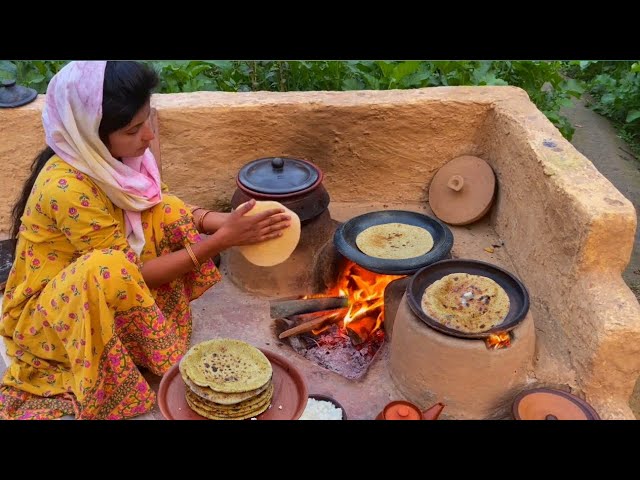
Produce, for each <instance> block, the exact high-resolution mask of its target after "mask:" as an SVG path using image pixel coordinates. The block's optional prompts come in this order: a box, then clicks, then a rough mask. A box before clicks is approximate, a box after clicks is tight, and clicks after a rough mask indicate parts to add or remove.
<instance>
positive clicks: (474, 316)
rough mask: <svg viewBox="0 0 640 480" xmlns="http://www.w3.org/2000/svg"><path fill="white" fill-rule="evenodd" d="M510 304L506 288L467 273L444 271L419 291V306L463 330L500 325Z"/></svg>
mask: <svg viewBox="0 0 640 480" xmlns="http://www.w3.org/2000/svg"><path fill="white" fill-rule="evenodd" d="M509 307H510V302H509V296H508V295H507V292H505V290H504V289H503V288H502V287H501V286H500V285H498V284H497V283H496V282H495V281H494V280H492V279H490V278H488V277H484V276H481V275H471V274H468V273H452V274H449V275H446V276H444V277H442V278H441V279H440V280H437V281H435V282H433V283H432V284H431V285H430V286H429V287H427V288H426V289H425V292H424V294H423V295H422V309H423V310H424V312H425V313H426V314H427V315H429V316H430V317H431V318H433V319H435V320H437V321H438V322H440V323H441V324H442V325H445V326H447V327H449V328H452V329H454V330H458V331H461V332H465V333H481V332H485V331H487V330H490V329H492V328H493V327H495V326H496V325H499V324H500V323H502V321H503V320H504V319H505V318H506V317H507V314H508V313H509Z"/></svg>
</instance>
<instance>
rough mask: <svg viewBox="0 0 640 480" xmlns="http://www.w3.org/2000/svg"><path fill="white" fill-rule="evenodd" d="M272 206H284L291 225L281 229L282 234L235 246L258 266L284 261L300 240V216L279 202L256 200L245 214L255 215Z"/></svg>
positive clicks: (272, 264)
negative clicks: (251, 243)
mask: <svg viewBox="0 0 640 480" xmlns="http://www.w3.org/2000/svg"><path fill="white" fill-rule="evenodd" d="M242 205H244V203H243V204H242ZM242 205H240V206H238V208H240V207H241V206H242ZM272 208H284V213H286V214H288V215H291V220H290V222H291V225H289V226H288V227H287V228H285V229H284V230H282V236H280V237H277V238H272V239H269V240H265V241H264V242H260V243H254V244H253V245H239V246H237V247H236V248H237V249H238V250H239V251H240V253H242V255H244V257H245V258H246V259H247V260H248V261H250V262H251V263H253V264H254V265H258V266H259V267H273V266H274V265H278V264H279V263H282V262H284V261H285V260H286V259H287V258H289V257H290V256H291V254H292V253H293V251H294V250H295V249H296V247H297V246H298V242H299V241H300V217H298V215H297V214H296V213H295V212H293V211H292V210H289V209H288V208H287V207H285V206H284V205H282V204H281V203H279V202H274V201H272V200H265V201H256V204H255V206H254V207H253V208H252V209H251V210H249V212H247V213H246V215H256V214H258V213H260V212H264V211H265V210H269V209H272Z"/></svg>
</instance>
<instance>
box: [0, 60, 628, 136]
mask: <svg viewBox="0 0 640 480" xmlns="http://www.w3.org/2000/svg"><path fill="white" fill-rule="evenodd" d="M65 63H66V62H64V61H48V60H42V61H24V62H22V61H14V62H8V61H2V62H0V75H7V76H11V78H16V79H17V81H18V83H20V84H22V85H25V86H29V87H32V88H35V89H36V90H38V92H39V93H44V92H45V91H46V86H47V84H48V82H49V80H50V79H51V77H52V76H53V75H54V74H55V73H56V72H57V71H58V70H60V68H62V66H63V65H64V64H65ZM147 63H148V64H150V65H152V66H153V68H155V69H156V71H157V72H158V74H159V76H160V92H161V93H177V92H194V91H203V90H204V91H207V90H209V91H212V90H218V91H225V92H246V91H260V90H266V91H279V92H285V91H323V90H389V89H408V88H422V87H434V86H458V85H479V86H483V85H515V86H518V87H521V88H523V89H524V90H526V91H527V93H528V94H529V97H530V98H531V100H532V101H533V102H534V103H535V104H536V105H537V107H538V108H539V109H540V110H541V111H542V112H543V113H544V114H545V115H546V116H547V117H548V118H549V119H550V120H551V121H552V122H553V123H554V125H556V127H558V129H559V130H560V131H561V132H562V134H563V135H564V136H565V137H567V138H568V139H571V136H572V135H573V127H572V126H571V124H570V123H569V122H568V120H567V119H566V118H565V117H563V116H562V115H560V108H561V107H562V106H566V105H569V104H571V99H572V98H575V97H579V96H580V94H581V92H582V91H581V88H580V85H579V82H577V81H575V80H567V79H566V78H565V77H564V76H563V75H562V73H561V70H562V68H563V66H564V68H569V67H572V68H573V67H575V68H578V69H580V68H583V67H584V68H585V69H586V68H599V67H600V66H599V65H595V64H594V65H592V64H591V63H589V62H587V63H586V64H584V65H583V66H582V67H581V66H580V65H577V66H574V65H569V66H568V65H566V64H565V65H563V64H562V63H561V62H543V61H539V62H532V61H508V62H504V61H457V60H456V61H433V62H430V61H417V60H408V61H398V60H371V61H365V60H355V61H278V60H273V61H226V60H224V61H219V60H174V61H147ZM630 113H631V114H630V116H629V118H630V119H631V121H636V120H637V117H635V113H633V112H630Z"/></svg>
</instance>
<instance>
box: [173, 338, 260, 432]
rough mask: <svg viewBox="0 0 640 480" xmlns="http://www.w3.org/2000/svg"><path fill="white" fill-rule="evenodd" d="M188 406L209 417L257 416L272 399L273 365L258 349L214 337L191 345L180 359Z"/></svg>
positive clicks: (220, 418) (236, 417)
mask: <svg viewBox="0 0 640 480" xmlns="http://www.w3.org/2000/svg"><path fill="white" fill-rule="evenodd" d="M179 368H180V374H181V376H182V379H183V380H184V383H185V384H186V386H187V389H186V400H187V404H188V405H189V407H191V409H192V410H193V411H194V412H196V413H197V414H199V415H202V416H203V417H205V418H210V419H212V420H244V419H247V418H252V417H255V416H257V415H260V414H261V413H262V412H264V411H265V410H267V409H268V408H269V406H270V405H271V399H272V398H273V382H272V374H273V368H272V366H271V362H269V359H268V358H267V357H266V356H265V355H264V353H262V352H261V351H260V350H259V349H257V348H256V347H254V346H253V345H250V344H248V343H246V342H243V341H240V340H232V339H226V338H218V339H214V340H207V341H205V342H202V343H199V344H197V345H194V346H193V347H191V348H190V349H189V351H188V352H187V354H186V355H185V356H184V357H183V358H182V360H181V361H180V366H179Z"/></svg>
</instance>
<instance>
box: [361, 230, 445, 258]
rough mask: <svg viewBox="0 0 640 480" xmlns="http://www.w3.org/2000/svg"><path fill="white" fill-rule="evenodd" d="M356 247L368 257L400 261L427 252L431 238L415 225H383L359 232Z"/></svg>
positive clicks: (425, 231)
mask: <svg viewBox="0 0 640 480" xmlns="http://www.w3.org/2000/svg"><path fill="white" fill-rule="evenodd" d="M356 245H357V246H358V248H359V249H360V251H361V252H362V253H364V254H366V255H368V256H370V257H376V258H385V259H390V260H391V259H395V260H401V259H405V258H414V257H420V256H422V255H424V254H425V253H427V252H429V251H430V250H431V249H432V248H433V237H432V236H431V234H430V233H429V232H428V231H427V230H425V229H424V228H420V227H416V226H415V225H408V224H406V223H383V224H380V225H373V226H372V227H369V228H366V229H364V230H363V231H362V232H360V233H359V234H358V236H357V237H356Z"/></svg>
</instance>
